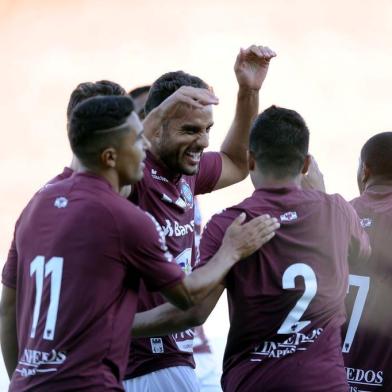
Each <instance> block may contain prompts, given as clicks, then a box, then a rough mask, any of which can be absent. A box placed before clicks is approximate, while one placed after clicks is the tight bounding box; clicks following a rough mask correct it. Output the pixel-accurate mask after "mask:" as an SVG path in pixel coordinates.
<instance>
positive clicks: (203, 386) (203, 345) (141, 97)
mask: <svg viewBox="0 0 392 392" xmlns="http://www.w3.org/2000/svg"><path fill="white" fill-rule="evenodd" d="M150 88H151V86H142V87H137V88H134V89H132V90H131V91H130V92H129V96H130V97H131V98H132V100H133V103H134V105H135V111H136V112H137V113H138V115H139V118H140V119H144V118H145V113H144V105H145V104H146V101H147V98H148V93H149V91H150ZM194 203H195V225H194V234H195V251H196V254H197V256H196V260H199V256H198V255H199V243H200V236H201V230H202V217H201V211H200V208H199V203H198V200H197V198H195V199H194ZM194 333H195V336H194V340H193V342H194V345H193V358H194V360H195V365H196V368H195V371H196V376H197V379H198V381H199V386H200V391H201V392H215V391H220V390H221V388H220V383H219V378H220V373H219V372H218V370H217V367H216V363H215V359H214V355H213V353H212V351H211V346H210V343H209V341H208V338H207V336H206V334H205V332H204V328H203V326H202V325H201V326H198V327H196V328H195V329H194Z"/></svg>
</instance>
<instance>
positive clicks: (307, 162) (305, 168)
mask: <svg viewBox="0 0 392 392" xmlns="http://www.w3.org/2000/svg"><path fill="white" fill-rule="evenodd" d="M310 162H311V156H310V155H309V154H307V155H306V157H305V160H304V164H303V166H302V170H301V174H306V173H307V172H308V170H309V166H310Z"/></svg>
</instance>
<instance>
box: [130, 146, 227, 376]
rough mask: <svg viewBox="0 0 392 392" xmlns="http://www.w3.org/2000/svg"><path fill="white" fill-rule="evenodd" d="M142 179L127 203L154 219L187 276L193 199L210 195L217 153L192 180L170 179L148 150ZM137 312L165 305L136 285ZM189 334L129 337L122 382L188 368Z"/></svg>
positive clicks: (203, 160) (192, 250) (218, 171)
mask: <svg viewBox="0 0 392 392" xmlns="http://www.w3.org/2000/svg"><path fill="white" fill-rule="evenodd" d="M145 164H146V166H145V169H144V177H143V179H142V180H141V181H139V182H138V183H137V184H136V185H135V186H134V187H133V190H132V194H131V197H130V200H131V201H133V202H134V203H135V204H138V205H139V206H140V207H141V208H142V209H144V210H146V211H148V212H150V213H151V214H152V215H154V216H155V218H156V219H157V221H158V222H159V224H160V225H161V227H162V229H163V232H164V234H165V237H166V243H167V246H168V248H169V251H170V252H171V253H172V254H173V256H174V257H175V259H176V262H177V264H178V265H179V266H180V267H181V268H182V270H183V271H184V272H185V273H186V274H189V273H190V272H191V271H192V267H193V265H194V264H195V260H196V250H195V233H194V230H195V221H194V199H193V195H195V194H201V193H207V192H211V191H212V190H213V189H214V187H215V185H216V183H217V181H218V180H219V177H220V175H221V171H222V160H221V157H220V154H219V153H211V152H210V153H205V154H203V155H202V157H201V161H200V168H199V172H198V174H196V175H195V176H185V175H182V176H178V175H177V176H173V175H172V174H171V173H170V171H169V170H168V169H167V168H166V167H165V166H163V164H162V163H161V162H159V161H158V160H157V159H155V158H154V156H153V155H152V154H151V153H149V152H147V158H146V160H145ZM140 289H141V291H140V295H139V304H138V312H141V311H145V310H148V309H151V308H154V307H156V306H158V305H161V304H163V303H164V302H166V301H165V300H164V298H163V297H162V296H161V295H160V294H152V293H149V292H148V291H147V290H146V289H145V287H144V285H143V284H142V285H141V287H140ZM193 336H194V332H193V330H192V329H189V330H187V331H184V332H180V333H175V334H172V335H170V336H157V337H153V338H138V339H133V341H132V343H131V350H130V358H129V365H128V369H127V373H126V378H133V377H138V376H141V375H143V374H147V373H150V372H153V371H156V370H159V369H164V368H168V367H172V366H181V365H185V366H192V367H194V366H195V365H194V361H193V355H192V352H193Z"/></svg>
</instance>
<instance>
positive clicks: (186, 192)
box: [180, 179, 193, 208]
mask: <svg viewBox="0 0 392 392" xmlns="http://www.w3.org/2000/svg"><path fill="white" fill-rule="evenodd" d="M180 193H181V197H182V199H183V200H184V201H185V203H186V205H187V206H188V207H190V208H192V207H193V193H192V189H191V187H190V186H189V184H188V183H187V182H186V181H185V180H184V179H181V185H180Z"/></svg>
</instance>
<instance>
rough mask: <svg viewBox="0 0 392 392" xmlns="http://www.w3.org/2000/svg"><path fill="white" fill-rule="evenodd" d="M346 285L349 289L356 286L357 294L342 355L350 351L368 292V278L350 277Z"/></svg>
mask: <svg viewBox="0 0 392 392" xmlns="http://www.w3.org/2000/svg"><path fill="white" fill-rule="evenodd" d="M348 283H349V289H350V286H358V292H357V296H356V297H355V302H354V307H353V311H352V313H351V317H350V322H349V323H348V327H347V333H346V338H345V339H344V342H343V348H342V351H343V352H344V353H348V352H349V351H350V349H351V345H352V344H353V340H354V337H355V333H356V332H357V329H358V325H359V321H360V319H361V316H362V312H363V308H364V306H365V302H366V297H367V294H368V292H369V285H370V278H369V277H368V276H360V275H350V276H349V281H348Z"/></svg>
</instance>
